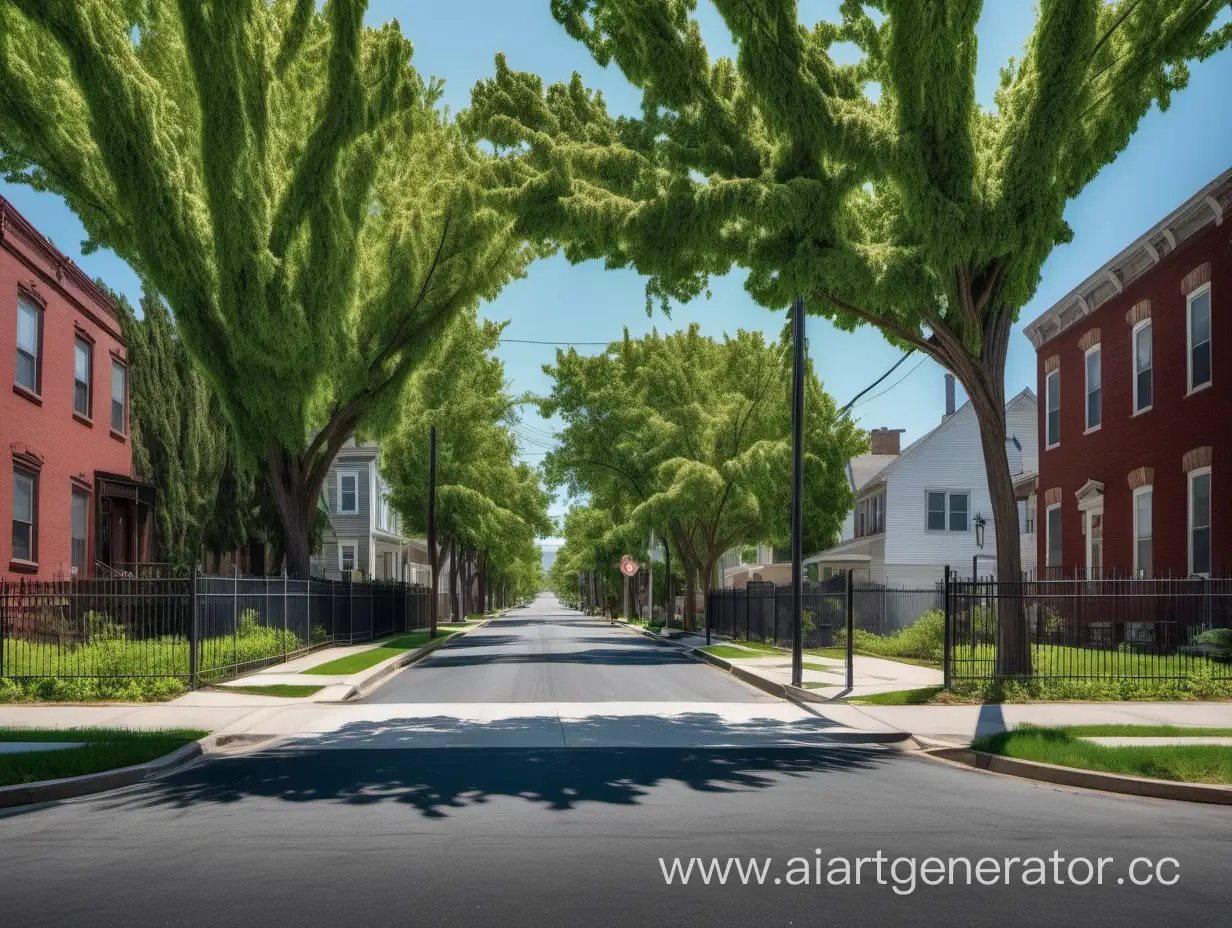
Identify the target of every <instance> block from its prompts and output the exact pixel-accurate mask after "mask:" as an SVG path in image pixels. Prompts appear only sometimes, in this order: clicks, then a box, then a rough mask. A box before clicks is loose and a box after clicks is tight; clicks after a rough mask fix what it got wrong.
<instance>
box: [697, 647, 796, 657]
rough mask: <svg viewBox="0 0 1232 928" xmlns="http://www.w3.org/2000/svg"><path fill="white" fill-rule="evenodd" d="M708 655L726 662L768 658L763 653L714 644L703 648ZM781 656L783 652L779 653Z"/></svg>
mask: <svg viewBox="0 0 1232 928" xmlns="http://www.w3.org/2000/svg"><path fill="white" fill-rule="evenodd" d="M702 650H703V651H705V652H706V653H707V654H713V655H714V656H715V657H721V658H723V659H724V660H732V659H733V658H741V657H743V658H745V659H748V658H751V657H768V656H769V655H767V654H766V653H765V652H763V651H749V650H747V649H746V648H737V647H733V646H732V645H729V644H712V645H710V646H709V647H706V648H702ZM779 653H780V654H781V653H782V652H779Z"/></svg>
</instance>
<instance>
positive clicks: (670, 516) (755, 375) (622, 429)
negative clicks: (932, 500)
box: [540, 325, 864, 570]
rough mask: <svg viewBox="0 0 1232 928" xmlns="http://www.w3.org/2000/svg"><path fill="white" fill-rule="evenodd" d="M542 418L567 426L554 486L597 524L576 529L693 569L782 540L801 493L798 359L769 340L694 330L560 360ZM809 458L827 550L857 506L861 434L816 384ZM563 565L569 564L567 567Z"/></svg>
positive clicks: (814, 536)
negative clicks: (794, 427)
mask: <svg viewBox="0 0 1232 928" xmlns="http://www.w3.org/2000/svg"><path fill="white" fill-rule="evenodd" d="M545 370H546V371H547V373H549V374H550V375H551V376H552V378H553V381H554V383H553V389H552V392H551V394H550V395H549V396H547V397H545V398H544V399H543V400H541V402H540V409H541V412H542V413H543V414H544V415H559V416H560V417H561V418H562V419H563V420H564V422H565V428H564V430H563V431H562V432H561V433H560V435H559V437H560V439H561V444H560V447H559V448H558V449H557V450H555V451H553V452H551V453H550V454H549V455H548V456H547V459H546V461H545V464H544V466H545V469H546V472H547V475H548V480H549V482H550V484H552V485H553V486H559V487H565V488H567V489H568V491H569V492H570V494H571V495H573V496H575V497H581V496H585V497H586V498H588V500H589V509H588V511H589V512H591V513H598V514H601V517H602V519H604V520H606V522H605V524H604V527H603V528H602V529H601V530H600V529H597V528H596V523H595V521H594V520H595V519H596V518H600V516H597V515H592V516H588V517H587V518H586V519H585V520H582V517H581V516H580V515H579V516H578V520H579V521H574V522H572V523H570V522H567V523H566V527H565V530H566V538H567V539H569V540H570V541H572V538H571V536H570V535H569V532H570V524H574V525H575V527H576V528H577V530H581V527H582V526H585V531H586V532H587V533H588V535H590V536H593V537H594V538H596V539H597V540H598V543H601V544H603V543H604V541H603V540H604V539H607V540H609V541H610V540H612V539H617V538H619V539H623V541H624V543H625V544H626V545H628V544H630V543H632V542H631V540H633V539H638V538H640V539H641V542H640V544H639V545H638V547H639V548H640V547H642V546H644V545H645V539H646V538H647V537H649V534H650V532H651V531H656V532H657V533H658V534H659V535H660V537H667V538H670V539H671V541H672V543H673V544H674V545H675V546H676V548H677V550H679V551H680V553H681V555H682V556H683V557H684V558H685V560H686V561H688V562H689V563H690V564H691V565H693V567H694V568H695V569H699V570H705V569H708V568H711V567H713V564H714V561H715V559H716V558H717V557H718V556H719V555H721V554H722V553H723V552H724V551H726V550H728V549H729V548H732V547H735V546H738V545H742V544H752V543H757V542H766V541H781V540H782V539H784V538H786V537H787V534H788V527H789V526H788V519H789V512H790V509H789V505H788V503H789V494H790V479H789V475H790V472H791V468H790V448H791V446H790V423H791V414H790V408H789V404H788V398H789V389H790V374H791V362H790V353H789V352H788V351H787V350H786V347H785V346H784V345H783V344H780V343H778V342H770V343H767V342H766V341H765V340H764V338H763V337H762V336H761V335H760V334H758V333H750V332H743V331H741V332H738V333H737V334H736V335H735V336H734V337H727V338H724V339H723V340H722V341H718V340H715V339H711V338H708V337H706V336H703V335H702V334H701V332H700V329H699V328H698V327H697V326H696V325H694V326H691V327H690V328H688V329H686V330H683V331H680V332H675V333H672V334H670V335H660V334H659V333H658V332H654V333H652V334H650V335H648V336H646V337H644V338H641V339H632V338H629V337H628V336H626V337H625V339H624V341H622V342H615V343H613V344H612V345H610V346H609V347H608V350H607V351H606V352H605V353H604V354H600V355H595V356H583V355H579V354H577V353H576V352H575V351H573V350H570V351H567V352H565V351H561V352H558V353H557V359H556V364H555V365H554V366H549V367H547V368H545ZM806 407H807V413H806V415H807V423H806V433H807V438H806V451H807V470H806V474H807V479H806V484H807V500H806V503H805V506H806V514H807V516H808V528H807V534H808V543H809V545H810V546H811V547H812V548H822V547H825V546H826V545H828V544H830V543H831V542H832V540H833V538H834V535H835V533H836V532H837V530H838V527H839V525H840V524H841V522H842V519H843V518H844V517H845V515H846V512H847V509H848V508H849V507H850V505H851V501H852V500H851V491H850V489H849V487H848V484H847V479H846V471H845V466H846V462H847V459H848V458H849V457H850V456H852V455H854V454H858V453H860V451H861V450H862V449H863V448H864V438H863V435H862V434H860V433H859V432H858V431H857V430H856V429H855V427H854V426H853V425H852V424H851V423H850V422H849V421H847V420H846V419H839V418H838V415H837V410H836V409H835V406H834V403H833V401H832V400H831V399H830V398H829V397H828V396H827V395H826V394H825V392H824V391H823V390H822V388H821V384H820V383H819V382H818V381H817V380H816V378H815V377H812V376H811V375H810V385H809V391H808V396H807V403H806ZM562 569H563V568H562Z"/></svg>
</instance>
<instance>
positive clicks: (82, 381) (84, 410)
mask: <svg viewBox="0 0 1232 928" xmlns="http://www.w3.org/2000/svg"><path fill="white" fill-rule="evenodd" d="M93 355H94V352H93V351H92V349H91V346H90V343H89V342H88V341H86V340H85V339H84V338H79V339H77V340H76V341H75V342H74V343H73V412H75V413H77V414H79V415H82V416H85V417H86V418H87V419H88V418H90V374H91V368H92V367H93V366H94V357H93Z"/></svg>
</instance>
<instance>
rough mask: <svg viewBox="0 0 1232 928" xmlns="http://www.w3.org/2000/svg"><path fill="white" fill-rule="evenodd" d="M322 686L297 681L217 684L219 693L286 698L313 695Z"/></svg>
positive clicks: (321, 688)
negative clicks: (247, 684) (260, 683)
mask: <svg viewBox="0 0 1232 928" xmlns="http://www.w3.org/2000/svg"><path fill="white" fill-rule="evenodd" d="M323 689H325V687H324V686H307V685H304V684H299V683H270V684H267V685H265V686H219V687H216V691H217V692H219V693H247V694H248V695H250V696H283V697H285V698H288V699H302V698H303V697H305V696H315V695H316V694H317V693H319V692H321V690H323Z"/></svg>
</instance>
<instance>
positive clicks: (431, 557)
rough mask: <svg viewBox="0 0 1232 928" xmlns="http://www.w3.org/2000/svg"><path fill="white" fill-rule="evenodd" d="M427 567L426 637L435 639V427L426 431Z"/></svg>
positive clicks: (436, 577)
mask: <svg viewBox="0 0 1232 928" xmlns="http://www.w3.org/2000/svg"><path fill="white" fill-rule="evenodd" d="M428 436H429V437H428V442H429V450H428V566H429V567H430V568H431V570H432V595H431V596H430V597H429V602H428V610H429V616H430V617H431V622H432V627H431V631H430V632H429V634H428V637H430V638H435V637H436V618H437V616H436V607H437V600H438V599H440V595H439V593H438V590H440V579H439V577H440V574H439V572H438V568H439V567H440V564H439V563H437V562H438V561H439V560H440V559H439V558H438V557H437V554H436V426H435V425H434V426H432V427H431V428H430V429H429V430H428Z"/></svg>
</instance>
